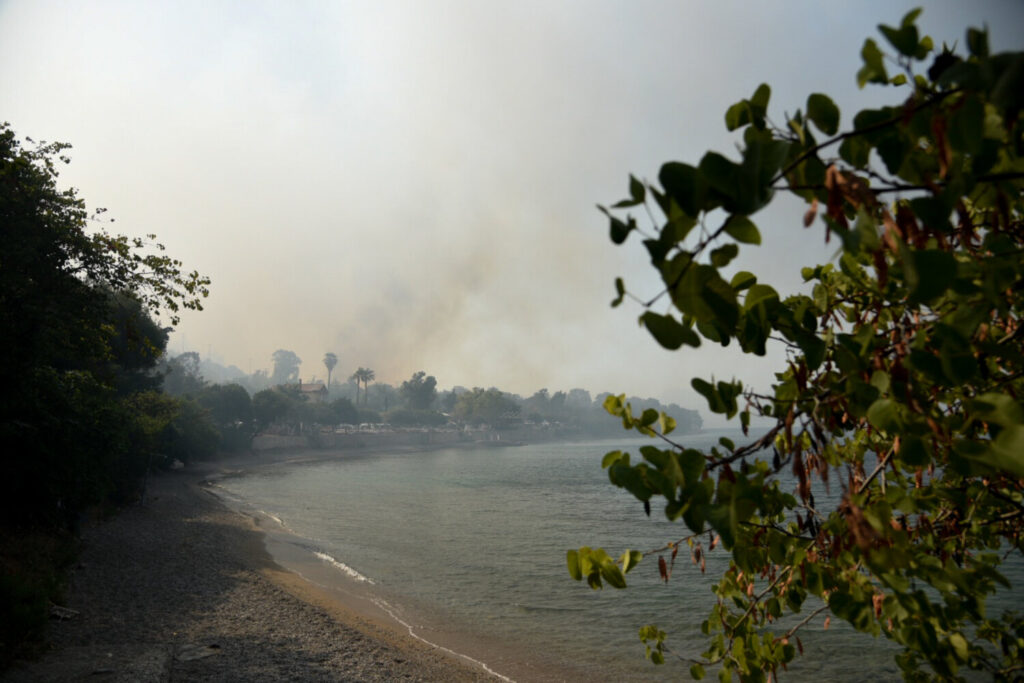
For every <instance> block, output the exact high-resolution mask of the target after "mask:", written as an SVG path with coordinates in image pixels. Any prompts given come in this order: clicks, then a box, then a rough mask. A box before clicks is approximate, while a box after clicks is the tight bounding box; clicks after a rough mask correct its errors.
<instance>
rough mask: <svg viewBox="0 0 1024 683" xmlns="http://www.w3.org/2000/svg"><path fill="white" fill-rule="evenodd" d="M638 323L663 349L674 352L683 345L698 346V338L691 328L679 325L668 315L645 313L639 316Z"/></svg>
mask: <svg viewBox="0 0 1024 683" xmlns="http://www.w3.org/2000/svg"><path fill="white" fill-rule="evenodd" d="M640 322H642V323H643V325H644V326H645V327H646V328H647V330H648V331H649V332H650V333H651V335H652V336H653V337H654V339H655V340H656V341H657V342H658V343H659V344H660V345H661V346H663V347H664V348H666V349H669V350H672V351H675V350H676V349H678V348H679V347H681V346H682V345H683V344H688V345H689V346H693V347H698V346H700V337H699V336H698V335H697V333H696V332H694V331H693V330H692V329H691V328H689V327H687V326H686V325H683V324H681V323H680V322H679V321H678V320H676V319H675V318H673V317H672V316H670V315H661V314H659V313H655V312H653V311H647V312H646V313H644V314H643V315H642V316H640Z"/></svg>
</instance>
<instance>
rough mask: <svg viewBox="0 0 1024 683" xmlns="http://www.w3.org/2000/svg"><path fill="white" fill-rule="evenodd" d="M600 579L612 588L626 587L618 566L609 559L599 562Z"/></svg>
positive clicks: (624, 578)
mask: <svg viewBox="0 0 1024 683" xmlns="http://www.w3.org/2000/svg"><path fill="white" fill-rule="evenodd" d="M601 577H602V578H603V579H604V580H605V581H607V582H608V584H609V585H611V586H612V587H614V588H625V587H626V577H625V576H624V575H623V574H622V570H621V569H619V565H617V564H615V562H614V561H613V560H612V559H611V558H607V559H605V560H604V561H602V562H601Z"/></svg>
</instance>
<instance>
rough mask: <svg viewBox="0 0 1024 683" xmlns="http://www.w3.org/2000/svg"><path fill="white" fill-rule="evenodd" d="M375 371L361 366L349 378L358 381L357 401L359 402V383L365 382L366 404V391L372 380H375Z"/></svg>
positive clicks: (364, 398) (364, 397)
mask: <svg viewBox="0 0 1024 683" xmlns="http://www.w3.org/2000/svg"><path fill="white" fill-rule="evenodd" d="M373 378H374V373H373V370H371V369H370V368H359V369H358V370H356V371H355V372H353V373H352V376H351V377H350V378H349V379H354V380H355V381H356V403H359V383H360V382H362V383H363V405H366V398H367V395H366V392H367V390H368V389H369V385H370V382H372V381H373Z"/></svg>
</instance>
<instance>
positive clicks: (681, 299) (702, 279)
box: [667, 264, 739, 330]
mask: <svg viewBox="0 0 1024 683" xmlns="http://www.w3.org/2000/svg"><path fill="white" fill-rule="evenodd" d="M667 284H670V286H671V284H672V283H667ZM671 294H672V302H673V303H674V304H675V305H676V307H677V308H678V309H679V310H680V311H682V312H683V314H684V315H690V316H693V318H694V319H695V320H697V321H698V323H700V322H714V321H718V322H719V323H720V324H722V325H724V326H725V328H726V329H727V330H731V329H733V328H734V327H735V326H736V321H737V319H738V318H739V307H738V305H737V303H736V291H735V290H734V289H733V288H732V287H730V286H729V283H728V282H726V281H725V280H723V279H722V277H721V276H720V275H719V274H718V270H717V269H716V268H714V267H713V266H708V265H703V264H700V265H694V266H691V267H690V268H689V269H688V270H687V271H686V274H685V275H684V276H683V278H682V279H681V280H680V281H679V282H678V283H677V284H676V285H675V286H674V288H673V289H672V292H671Z"/></svg>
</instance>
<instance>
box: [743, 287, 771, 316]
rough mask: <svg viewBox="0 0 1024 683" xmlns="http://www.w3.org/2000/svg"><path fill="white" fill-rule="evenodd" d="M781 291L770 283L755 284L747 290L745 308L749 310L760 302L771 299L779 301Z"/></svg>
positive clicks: (763, 302) (744, 301) (766, 301)
mask: <svg viewBox="0 0 1024 683" xmlns="http://www.w3.org/2000/svg"><path fill="white" fill-rule="evenodd" d="M778 300H779V293H778V292H776V291H775V289H773V288H772V287H770V286H768V285H753V286H752V287H751V288H750V289H749V290H747V296H746V298H745V299H744V300H743V309H744V310H747V311H749V310H750V309H752V308H754V307H755V306H757V305H758V304H765V303H768V302H771V301H778Z"/></svg>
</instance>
